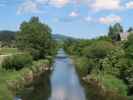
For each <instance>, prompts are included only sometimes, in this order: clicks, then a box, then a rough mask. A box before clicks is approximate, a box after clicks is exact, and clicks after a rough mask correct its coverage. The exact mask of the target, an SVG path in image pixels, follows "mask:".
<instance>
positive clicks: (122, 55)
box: [64, 23, 133, 100]
mask: <svg viewBox="0 0 133 100" xmlns="http://www.w3.org/2000/svg"><path fill="white" fill-rule="evenodd" d="M121 32H123V28H122V26H121V25H120V24H118V23H117V24H115V25H114V26H113V27H112V26H111V27H110V28H109V34H108V36H104V37H99V38H96V39H92V40H83V39H80V40H78V39H77V40H74V39H68V40H66V42H65V44H64V48H65V50H66V51H67V52H68V53H69V54H70V55H72V57H73V59H74V62H75V64H76V65H77V71H78V72H79V73H80V75H81V77H85V76H87V77H86V78H85V80H88V81H89V82H90V81H92V80H93V81H94V82H95V83H97V81H98V83H99V84H101V87H102V88H103V90H104V89H105V90H106V91H112V92H111V94H112V93H113V92H114V93H117V94H118V95H121V96H127V95H128V96H131V95H133V32H132V30H130V35H129V36H128V39H127V40H125V41H120V40H121V37H120V33H121ZM83 79H84V78H83ZM93 84H94V83H93ZM95 87H96V86H95ZM95 90H96V89H95ZM94 95H95V96H96V93H94ZM102 95H103V94H102ZM105 97H108V96H107V95H106V96H105ZM105 97H104V99H100V100H105ZM93 99H94V98H93ZM106 99H107V98H106ZM119 99H120V98H119ZM123 99H124V97H123ZM95 100H97V99H95ZM98 100H99V99H98ZM107 100H118V98H117V97H115V98H112V99H111V98H110V99H109V97H108V99H107ZM124 100H126V99H124Z"/></svg>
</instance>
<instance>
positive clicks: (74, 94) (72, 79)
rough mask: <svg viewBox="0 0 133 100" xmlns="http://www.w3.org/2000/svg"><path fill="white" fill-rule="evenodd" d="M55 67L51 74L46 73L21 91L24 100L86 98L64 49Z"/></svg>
mask: <svg viewBox="0 0 133 100" xmlns="http://www.w3.org/2000/svg"><path fill="white" fill-rule="evenodd" d="M53 67H54V71H53V72H52V74H51V75H49V74H48V73H44V74H43V75H42V76H41V77H40V78H39V79H37V80H35V82H34V83H33V84H32V85H31V86H29V87H27V88H25V89H24V90H23V91H22V92H21V96H22V100H85V93H84V91H83V88H82V87H81V85H80V81H79V79H78V76H77V74H76V71H75V68H74V66H73V64H72V63H71V60H70V59H69V58H68V57H67V55H66V54H65V53H64V51H63V50H60V51H59V52H58V54H57V57H56V58H55V62H54V64H53ZM49 76H51V77H49Z"/></svg>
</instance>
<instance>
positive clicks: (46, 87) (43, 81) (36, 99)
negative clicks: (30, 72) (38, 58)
mask: <svg viewBox="0 0 133 100" xmlns="http://www.w3.org/2000/svg"><path fill="white" fill-rule="evenodd" d="M49 77H50V72H46V73H43V74H42V75H41V76H40V77H38V78H37V79H35V80H34V82H33V83H32V84H31V85H29V86H26V87H25V88H24V89H23V90H22V91H19V93H18V94H17V95H18V96H20V98H21V99H22V100H48V97H49V96H50V93H51V83H50V78H49ZM18 100H19V99H18Z"/></svg>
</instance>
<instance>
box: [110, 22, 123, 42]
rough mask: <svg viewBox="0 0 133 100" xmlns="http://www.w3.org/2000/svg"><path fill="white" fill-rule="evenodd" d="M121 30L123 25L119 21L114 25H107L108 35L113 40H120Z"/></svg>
mask: <svg viewBox="0 0 133 100" xmlns="http://www.w3.org/2000/svg"><path fill="white" fill-rule="evenodd" d="M121 32H123V27H122V26H121V25H120V23H116V24H115V25H114V26H110V27H109V32H108V35H109V37H111V38H112V40H113V41H120V33H121Z"/></svg>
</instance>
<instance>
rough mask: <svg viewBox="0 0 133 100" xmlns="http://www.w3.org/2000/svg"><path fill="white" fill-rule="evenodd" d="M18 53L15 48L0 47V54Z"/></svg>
mask: <svg viewBox="0 0 133 100" xmlns="http://www.w3.org/2000/svg"><path fill="white" fill-rule="evenodd" d="M14 53H18V49H17V48H0V55H8V54H14Z"/></svg>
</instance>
